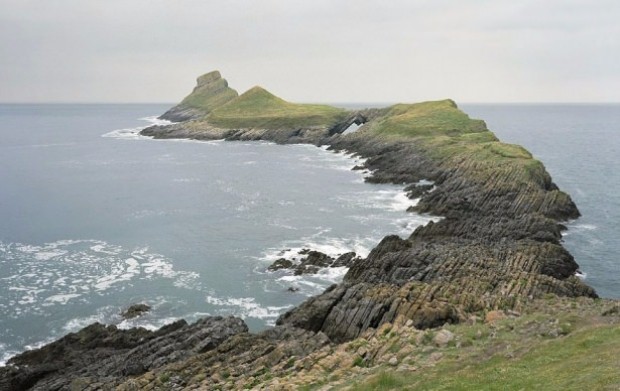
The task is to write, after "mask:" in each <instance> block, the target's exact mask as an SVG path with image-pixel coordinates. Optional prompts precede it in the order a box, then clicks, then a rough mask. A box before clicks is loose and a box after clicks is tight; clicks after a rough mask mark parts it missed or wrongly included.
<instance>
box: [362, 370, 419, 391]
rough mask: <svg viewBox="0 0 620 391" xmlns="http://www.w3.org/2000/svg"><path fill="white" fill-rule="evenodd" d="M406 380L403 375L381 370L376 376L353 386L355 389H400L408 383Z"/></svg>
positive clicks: (375, 390)
mask: <svg viewBox="0 0 620 391" xmlns="http://www.w3.org/2000/svg"><path fill="white" fill-rule="evenodd" d="M406 384H407V383H406V381H405V379H404V378H402V377H401V376H397V375H395V374H393V373H389V372H381V373H379V374H378V375H376V376H373V377H370V378H368V379H366V381H364V382H361V383H359V384H356V385H354V386H353V388H352V389H353V390H355V391H380V390H400V389H403V388H404V387H405V385H406Z"/></svg>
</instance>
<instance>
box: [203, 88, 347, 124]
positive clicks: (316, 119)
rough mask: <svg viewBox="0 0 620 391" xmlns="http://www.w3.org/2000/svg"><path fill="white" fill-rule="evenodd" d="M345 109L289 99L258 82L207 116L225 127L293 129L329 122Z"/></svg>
mask: <svg viewBox="0 0 620 391" xmlns="http://www.w3.org/2000/svg"><path fill="white" fill-rule="evenodd" d="M346 113H347V112H346V110H343V109H338V108H335V107H332V106H327V105H310V104H298V103H291V102H287V101H285V100H284V99H281V98H278V97H277V96H275V95H273V94H272V93H270V92H269V91H267V90H265V89H264V88H262V87H259V86H256V87H253V88H251V89H250V90H248V91H246V92H245V93H243V94H242V95H240V96H239V97H238V98H236V99H234V100H232V101H230V102H228V103H227V104H225V105H222V106H220V107H218V108H217V109H215V110H214V111H213V112H212V113H211V114H210V115H209V116H208V117H207V118H205V120H206V121H207V122H208V123H210V124H213V125H215V126H218V127H222V128H234V129H240V128H265V129H287V128H288V129H290V128H300V127H314V126H330V125H333V124H335V123H337V122H338V121H340V120H342V119H343V118H344V117H345V116H346Z"/></svg>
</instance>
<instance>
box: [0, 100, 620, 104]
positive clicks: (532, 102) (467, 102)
mask: <svg viewBox="0 0 620 391" xmlns="http://www.w3.org/2000/svg"><path fill="white" fill-rule="evenodd" d="M434 100H437V99H430V100H420V101H408V102H400V101H391V102H381V101H375V102H372V101H364V102H362V101H338V102H334V101H332V102H325V101H323V102H317V101H312V102H295V103H301V104H327V105H338V104H341V105H342V104H344V105H394V104H401V103H405V104H407V103H421V102H432V101H434ZM439 100H441V99H439ZM455 102H456V103H457V104H458V105H461V104H464V105H558V104H560V105H618V104H620V101H592V102H583V101H582V102H577V101H499V102H492V101H455ZM177 104H179V102H177V103H174V102H110V101H107V102H106V101H104V102H99V101H86V102H84V101H81V102H76V101H58V102H54V101H43V102H37V101H31V102H26V101H16V102H8V101H0V105H177Z"/></svg>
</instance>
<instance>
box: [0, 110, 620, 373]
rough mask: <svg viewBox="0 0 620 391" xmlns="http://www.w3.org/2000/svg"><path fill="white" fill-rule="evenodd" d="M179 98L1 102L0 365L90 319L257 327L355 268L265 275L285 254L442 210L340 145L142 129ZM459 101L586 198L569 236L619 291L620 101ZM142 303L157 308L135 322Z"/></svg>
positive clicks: (591, 278) (367, 238)
mask: <svg viewBox="0 0 620 391" xmlns="http://www.w3.org/2000/svg"><path fill="white" fill-rule="evenodd" d="M167 107H168V105H0V362H2V361H4V360H6V359H7V357H9V356H10V355H12V354H15V353H16V352H19V351H22V350H24V349H26V348H32V347H35V346H39V345H41V344H43V343H45V342H49V341H50V340H52V339H55V338H57V337H59V336H61V335H64V334H66V333H68V332H71V331H76V330H78V329H79V328H81V327H84V326H86V325H88V324H90V323H92V322H95V321H99V322H105V323H114V324H117V325H118V326H119V327H131V326H136V325H139V326H144V327H148V328H156V327H159V326H161V325H163V324H165V323H167V322H170V321H172V320H174V319H177V318H185V319H188V320H190V321H191V320H193V319H196V318H197V317H199V316H203V315H207V314H211V315H217V314H234V315H237V316H241V317H243V318H244V319H245V320H246V322H247V323H248V324H249V325H250V327H251V328H252V329H254V330H258V329H261V328H263V327H265V326H267V325H270V324H273V322H274V321H275V319H276V318H277V316H278V315H279V314H280V313H282V312H284V311H286V310H287V309H288V308H291V307H292V306H294V305H296V304H298V303H300V302H301V301H303V300H304V299H305V298H307V297H308V296H310V295H314V294H317V293H319V292H321V291H322V290H323V289H324V288H325V287H327V286H329V285H330V284H332V283H334V282H337V281H339V280H340V279H341V278H342V276H343V275H344V273H345V272H346V269H344V268H336V269H330V270H326V271H324V272H322V273H321V274H320V275H318V276H303V277H299V276H292V275H291V274H289V273H287V272H284V271H280V272H276V273H269V272H266V267H267V266H268V265H269V264H270V263H271V262H273V261H274V260H275V259H277V258H279V257H281V256H282V255H285V256H295V254H296V253H297V252H298V251H299V250H301V249H302V248H314V249H317V250H320V251H323V252H326V253H329V254H331V255H338V254H340V253H343V252H345V251H356V252H358V253H359V254H361V255H365V254H366V253H367V252H368V251H369V250H370V249H371V248H372V247H373V246H374V245H376V244H377V243H378V241H379V240H380V239H381V238H382V237H383V236H385V235H387V234H399V235H401V236H403V237H406V236H408V235H409V234H410V232H411V231H412V230H413V229H414V228H415V227H416V226H417V225H419V224H424V223H426V222H428V221H429V219H430V218H429V217H428V216H419V215H416V214H412V213H407V212H406V211H405V210H406V209H407V207H408V206H409V205H411V204H412V202H413V201H411V200H408V199H407V198H406V197H405V196H404V193H403V192H402V187H400V186H393V185H374V184H366V183H364V182H363V177H364V175H368V173H364V172H359V171H351V168H352V167H353V166H355V165H356V164H359V163H360V160H359V159H357V158H355V157H351V156H347V155H345V154H337V153H334V152H331V151H326V150H324V149H321V148H316V147H314V146H308V145H287V146H278V145H274V144H271V143H265V142H220V141H215V142H197V141H187V140H176V141H175V140H164V141H159V140H150V139H147V138H143V137H139V136H137V134H136V133H137V131H138V130H139V129H140V128H141V127H144V126H147V125H149V124H151V123H156V122H157V120H156V119H155V116H156V115H158V114H159V113H162V112H164V111H165V110H166V109H167ZM463 108H464V110H465V111H467V112H468V113H469V114H471V115H472V116H473V117H477V118H482V119H485V120H486V121H487V123H488V124H489V127H490V128H491V129H492V130H493V131H495V132H496V134H497V135H498V136H499V137H500V138H501V139H502V140H505V141H507V142H514V143H518V144H522V145H524V146H525V147H526V148H528V149H529V150H530V151H531V152H532V153H533V154H534V155H535V156H536V157H537V158H539V159H541V160H542V161H543V162H544V163H545V165H546V167H547V168H548V170H549V171H550V172H551V174H552V176H553V178H554V180H555V181H556V183H557V184H558V185H559V186H560V187H561V188H562V189H564V190H566V191H568V192H569V193H570V194H571V195H572V196H573V198H574V199H575V201H576V202H577V204H578V206H579V208H580V210H581V212H582V214H583V215H584V216H583V217H582V218H580V219H579V220H577V221H574V222H570V223H569V224H568V225H569V230H568V231H567V233H566V235H565V237H564V241H565V244H566V246H567V247H568V248H569V250H570V251H571V252H572V253H573V255H575V257H576V259H577V261H578V262H579V264H580V265H581V267H582V270H583V272H584V273H585V274H586V275H587V277H586V281H587V282H588V283H590V284H591V285H592V286H594V287H595V288H596V289H597V291H598V292H599V294H601V295H602V296H606V297H620V286H619V285H618V282H617V281H618V277H619V274H620V273H619V271H620V260H619V259H618V249H619V248H620V243H619V241H618V238H617V236H616V234H617V233H618V232H620V230H619V229H618V228H619V226H618V224H619V223H618V222H619V221H620V198H619V192H618V187H619V186H620V180H619V179H620V178H619V176H618V173H617V171H616V170H615V168H616V167H617V163H615V160H616V156H617V155H618V151H619V149H620V144H619V140H620V139H619V138H618V137H617V135H616V133H617V132H618V131H619V130H620V129H619V127H620V106H550V105H542V106H521V105H463ZM289 287H296V288H299V291H297V292H289V291H288V290H287V288H289ZM137 302H146V303H148V304H150V305H151V306H152V307H153V310H152V311H151V312H150V313H149V314H147V315H146V316H144V317H141V318H139V319H136V320H132V321H123V320H122V319H121V318H120V316H119V312H120V311H121V309H122V308H125V307H127V306H129V305H130V304H133V303H137Z"/></svg>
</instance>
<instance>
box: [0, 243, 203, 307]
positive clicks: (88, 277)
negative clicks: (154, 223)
mask: <svg viewBox="0 0 620 391" xmlns="http://www.w3.org/2000/svg"><path fill="white" fill-rule="evenodd" d="M0 251H1V252H2V253H3V256H2V258H0V267H2V268H3V270H4V271H5V275H7V276H6V277H3V278H2V282H3V283H2V284H1V285H0V296H1V297H3V303H2V304H3V306H6V311H4V313H5V315H6V316H8V317H12V318H15V317H19V316H22V315H23V314H25V313H30V314H43V313H44V312H45V311H47V310H46V308H49V307H55V306H63V305H67V304H68V303H73V302H75V301H76V300H82V301H83V300H86V299H88V295H91V294H98V295H103V294H107V293H109V292H112V291H118V290H122V289H124V287H125V286H126V285H127V284H128V283H131V284H135V283H136V282H137V281H140V280H154V279H161V280H168V281H171V282H172V284H173V285H174V286H176V287H181V288H185V289H200V284H199V283H197V280H198V279H199V275H198V274H197V273H195V272H187V271H178V270H175V269H174V267H173V266H172V262H171V260H169V259H167V258H166V257H164V256H162V255H160V254H156V253H152V252H150V251H149V249H148V248H138V249H133V250H127V249H123V248H122V247H120V246H115V245H111V244H108V243H107V242H104V241H99V240H65V241H57V242H53V243H46V244H44V245H40V246H35V245H26V244H19V243H9V244H6V243H3V242H0Z"/></svg>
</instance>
